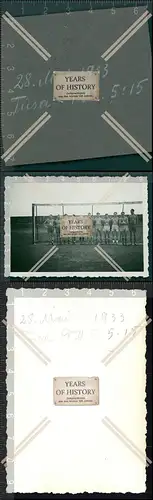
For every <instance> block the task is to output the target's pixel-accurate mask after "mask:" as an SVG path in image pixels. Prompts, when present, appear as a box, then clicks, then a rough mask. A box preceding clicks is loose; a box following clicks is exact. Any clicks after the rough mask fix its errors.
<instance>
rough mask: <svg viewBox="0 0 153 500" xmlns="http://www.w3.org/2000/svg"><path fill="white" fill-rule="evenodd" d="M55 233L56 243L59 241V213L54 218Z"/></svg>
mask: <svg viewBox="0 0 153 500" xmlns="http://www.w3.org/2000/svg"><path fill="white" fill-rule="evenodd" d="M55 234H56V243H60V215H57V216H56V219H55Z"/></svg>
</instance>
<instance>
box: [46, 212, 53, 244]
mask: <svg viewBox="0 0 153 500" xmlns="http://www.w3.org/2000/svg"><path fill="white" fill-rule="evenodd" d="M44 226H45V229H47V232H48V242H49V243H52V245H53V244H54V220H53V216H52V215H51V214H50V215H49V217H47V219H46V220H45V222H44Z"/></svg>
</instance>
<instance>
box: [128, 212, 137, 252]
mask: <svg viewBox="0 0 153 500" xmlns="http://www.w3.org/2000/svg"><path fill="white" fill-rule="evenodd" d="M130 214H131V215H129V231H130V243H131V245H133V244H134V245H136V226H137V216H136V215H135V213H134V209H133V208H131V210H130Z"/></svg>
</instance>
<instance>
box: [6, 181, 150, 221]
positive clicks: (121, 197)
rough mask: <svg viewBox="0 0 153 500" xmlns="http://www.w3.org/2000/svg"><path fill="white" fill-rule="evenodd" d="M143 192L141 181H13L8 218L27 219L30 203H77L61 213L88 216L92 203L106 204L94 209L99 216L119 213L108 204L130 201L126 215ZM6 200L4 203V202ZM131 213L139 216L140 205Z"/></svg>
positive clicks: (44, 211) (45, 210) (42, 210)
mask: <svg viewBox="0 0 153 500" xmlns="http://www.w3.org/2000/svg"><path fill="white" fill-rule="evenodd" d="M145 192H146V183H142V182H134V183H133V182H126V183H123V182H122V183H121V182H107V183H106V182H99V183H98V182H96V183H91V182H87V183H85V182H84V183H83V182H79V183H78V182H75V183H74V182H73V183H72V182H69V183H67V182H64V183H63V182H58V183H51V182H47V180H46V181H45V182H35V179H34V178H33V181H32V182H23V181H21V182H20V183H19V182H15V181H13V183H12V184H11V181H10V189H9V190H8V191H7V193H9V194H8V196H9V201H10V202H11V205H10V215H11V216H28V215H31V214H32V203H38V204H39V203H70V204H71V203H79V204H80V205H79V207H78V208H77V207H72V206H69V208H68V207H67V208H66V207H65V213H69V214H71V213H74V214H79V213H80V214H81V213H88V212H91V204H92V203H101V202H108V205H104V206H100V205H99V206H97V207H95V208H94V213H96V212H97V211H99V212H101V213H102V214H104V213H106V212H108V213H112V211H113V212H114V211H120V209H121V208H122V207H120V206H119V205H116V206H113V207H112V206H111V203H112V202H126V201H128V202H131V205H129V206H126V205H125V207H124V209H125V211H127V212H128V213H129V211H130V209H131V207H132V206H133V205H132V202H134V201H135V202H136V201H143V200H144V193H145ZM7 201H8V200H7ZM81 203H89V206H87V207H84V208H83V207H81ZM134 208H135V211H136V212H137V213H142V205H138V204H136V205H135V207H134ZM60 210H61V209H60V208H55V209H54V211H53V210H52V208H51V207H50V208H46V207H45V208H43V207H39V208H38V214H39V215H41V214H42V215H43V214H48V213H51V212H52V213H61V211H60Z"/></svg>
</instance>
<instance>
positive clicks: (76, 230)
mask: <svg viewBox="0 0 153 500" xmlns="http://www.w3.org/2000/svg"><path fill="white" fill-rule="evenodd" d="M132 208H133V209H134V211H135V214H136V216H137V230H138V232H139V242H140V243H142V241H143V234H142V233H143V207H142V202H140V201H138V202H134V201H133V202H128V201H123V202H112V203H110V202H109V203H107V202H104V203H73V204H70V203H59V204H32V233H33V243H43V242H44V243H45V242H50V241H52V243H58V244H60V243H61V244H62V243H74V242H76V241H78V242H80V241H81V242H84V241H86V243H87V242H89V243H91V242H94V241H95V240H94V226H95V221H96V217H97V214H99V215H100V217H101V220H102V221H103V220H104V218H105V215H106V214H108V215H109V217H111V216H113V213H114V212H117V214H118V215H119V216H120V214H121V212H122V211H124V212H125V214H126V215H130V210H131V209H132Z"/></svg>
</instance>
